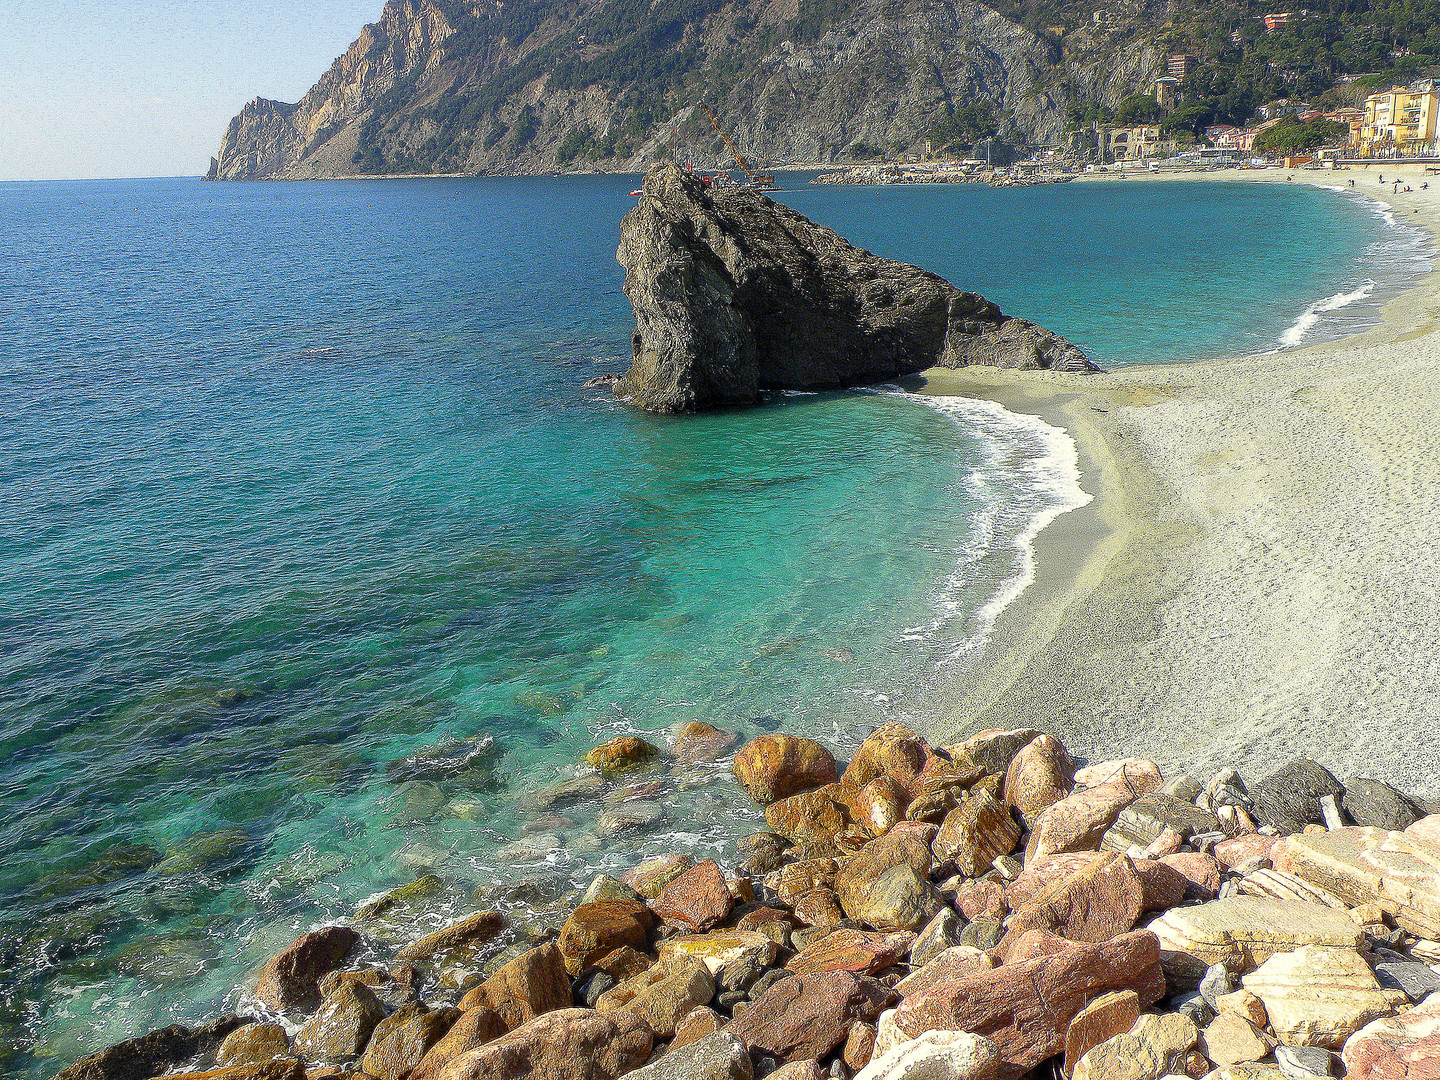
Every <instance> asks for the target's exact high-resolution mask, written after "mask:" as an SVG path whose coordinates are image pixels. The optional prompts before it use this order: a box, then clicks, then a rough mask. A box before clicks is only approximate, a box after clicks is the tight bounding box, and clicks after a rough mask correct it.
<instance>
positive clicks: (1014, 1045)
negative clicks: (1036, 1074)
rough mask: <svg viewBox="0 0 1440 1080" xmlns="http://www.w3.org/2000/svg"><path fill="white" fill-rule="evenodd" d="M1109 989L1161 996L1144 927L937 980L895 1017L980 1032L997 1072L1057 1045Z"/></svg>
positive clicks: (1024, 1066) (913, 1030)
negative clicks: (996, 1057) (995, 1057)
mask: <svg viewBox="0 0 1440 1080" xmlns="http://www.w3.org/2000/svg"><path fill="white" fill-rule="evenodd" d="M1110 990H1132V991H1134V992H1135V996H1136V998H1137V1000H1138V1002H1139V1004H1140V1007H1141V1008H1148V1007H1149V1006H1150V1005H1152V1004H1154V1003H1155V1002H1156V1001H1159V1000H1160V998H1162V997H1163V996H1164V995H1165V979H1164V976H1163V975H1162V974H1161V972H1160V950H1159V946H1158V943H1157V942H1156V940H1155V936H1154V935H1153V934H1151V933H1150V932H1149V931H1146V930H1136V931H1133V932H1131V933H1128V934H1123V935H1121V936H1120V937H1117V938H1114V939H1112V940H1110V941H1106V942H1101V943H1099V944H1096V945H1078V944H1077V945H1072V946H1071V947H1069V948H1067V949H1065V950H1064V951H1062V952H1058V953H1055V954H1053V955H1050V956H1042V957H1038V958H1036V959H1033V960H1027V961H1024V962H1023V963H1015V964H1006V965H1004V966H1002V967H998V968H994V969H993V970H990V971H981V972H977V973H975V974H973V975H970V976H968V977H966V978H961V979H956V980H952V981H949V982H944V983H940V984H937V985H935V986H933V987H931V988H929V989H928V990H924V991H921V992H920V993H915V994H911V995H909V996H908V997H906V998H905V999H904V1001H902V1002H901V1003H900V1006H899V1007H898V1008H897V1009H896V1010H895V1023H896V1025H897V1026H898V1027H899V1028H900V1030H901V1031H904V1032H906V1033H907V1034H909V1035H911V1036H916V1035H919V1034H921V1033H922V1032H925V1031H931V1030H935V1029H945V1030H952V1031H969V1032H972V1033H974V1034H977V1035H984V1036H985V1037H986V1038H988V1039H990V1040H992V1041H993V1042H994V1043H995V1045H996V1046H997V1047H999V1050H1000V1057H1001V1060H1002V1062H1003V1063H1004V1067H1003V1071H1004V1072H1005V1073H1006V1074H1007V1075H1019V1074H1022V1073H1024V1072H1025V1071H1026V1070H1029V1069H1033V1068H1034V1067H1035V1066H1036V1065H1038V1064H1040V1062H1042V1061H1044V1060H1045V1059H1046V1058H1049V1057H1053V1056H1055V1055H1056V1054H1059V1053H1061V1052H1063V1051H1064V1049H1065V1036H1066V1034H1067V1032H1068V1031H1069V1027H1070V1021H1071V1020H1073V1019H1074V1018H1075V1016H1076V1014H1077V1013H1079V1012H1080V1010H1081V1009H1082V1008H1084V1006H1085V1005H1086V1003H1087V1002H1089V1001H1091V1000H1093V999H1094V998H1096V997H1098V996H1099V995H1101V994H1103V993H1105V992H1106V991H1110ZM1187 1022H1188V1021H1187Z"/></svg>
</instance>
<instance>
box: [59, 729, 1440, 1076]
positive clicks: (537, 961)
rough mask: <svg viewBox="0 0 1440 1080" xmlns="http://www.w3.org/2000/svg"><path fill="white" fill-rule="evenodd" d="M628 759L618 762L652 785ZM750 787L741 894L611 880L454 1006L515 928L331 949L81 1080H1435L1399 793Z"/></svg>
mask: <svg viewBox="0 0 1440 1080" xmlns="http://www.w3.org/2000/svg"><path fill="white" fill-rule="evenodd" d="M632 741H637V740H632ZM618 742H619V741H617V744H616V745H611V744H607V745H606V746H604V747H599V748H597V749H596V751H595V752H592V755H591V758H590V760H591V761H592V762H593V763H596V764H597V767H603V768H606V769H613V768H617V767H620V766H621V765H622V764H623V763H624V762H625V761H626V760H629V759H633V758H636V756H637V754H638V755H640V756H641V757H644V756H648V750H643V748H642V749H637V747H636V746H631V745H618ZM645 745H646V747H648V746H649V744H645ZM649 749H651V750H653V749H654V748H653V747H649ZM642 750H643V752H642ZM733 771H734V775H735V779H736V780H737V781H738V782H739V783H740V784H741V785H742V786H743V787H744V789H745V791H746V792H748V793H749V794H750V796H751V797H752V798H753V799H754V800H755V801H756V802H757V803H758V804H759V805H760V806H763V813H764V820H765V824H766V826H767V828H766V829H765V830H764V831H759V832H756V833H755V834H753V835H751V836H749V837H747V838H746V839H745V840H743V841H742V842H741V843H740V845H739V850H738V852H737V853H736V861H735V863H734V865H729V866H725V865H722V864H721V863H719V862H718V861H716V860H715V859H714V858H697V856H698V854H699V853H698V852H696V853H691V852H675V853H673V854H672V855H670V856H666V857H661V858H657V859H651V860H648V861H646V862H645V863H642V864H641V865H640V866H637V867H635V868H634V869H632V870H631V871H630V872H628V873H626V874H624V875H622V877H621V878H619V879H617V878H613V877H606V876H601V877H598V878H596V879H595V880H594V881H593V882H591V884H590V885H589V887H588V888H587V889H586V890H585V891H584V893H583V895H581V896H580V897H579V902H578V903H577V904H576V905H575V906H573V908H571V909H569V910H568V913H567V914H565V917H564V918H563V920H561V919H556V920H555V922H556V923H557V925H551V926H548V927H542V928H539V929H532V930H530V931H529V933H528V935H527V936H522V937H521V938H519V939H518V940H516V941H514V942H513V943H512V945H511V946H510V947H509V948H508V949H507V950H506V951H504V952H501V953H499V955H497V956H495V957H493V962H492V963H490V964H488V965H487V967H486V969H485V973H484V975H483V977H482V978H477V979H476V980H474V981H473V984H472V985H464V986H461V987H458V988H455V989H448V990H444V989H440V985H441V984H440V983H439V982H438V981H437V980H436V978H435V974H436V971H437V970H438V967H439V966H440V965H443V964H444V963H445V962H447V959H448V958H451V957H453V956H455V955H463V954H465V953H466V951H467V950H471V951H473V950H476V949H480V948H482V947H484V946H485V945H486V944H487V943H492V942H494V941H496V940H498V939H500V938H501V936H502V935H503V934H504V933H505V930H506V928H505V926H504V922H505V920H504V919H503V918H502V917H501V916H500V915H498V914H496V913H495V912H491V911H482V912H477V913H475V914H473V915H471V916H469V917H467V918H465V919H463V920H461V921H460V922H458V923H455V924H453V925H450V926H448V927H444V928H442V929H440V930H438V931H436V932H434V933H431V934H429V935H428V936H426V937H424V938H422V939H421V940H419V941H415V942H413V943H411V944H409V945H408V946H406V947H405V948H402V949H400V950H399V951H398V952H397V953H395V954H394V955H393V956H392V957H391V958H390V959H389V960H388V962H386V963H376V962H374V961H373V959H372V960H371V961H370V962H368V963H366V964H363V965H361V964H359V963H357V961H356V959H355V958H356V957H357V956H359V955H361V954H362V953H363V952H364V949H365V944H364V942H363V939H362V936H361V934H360V933H359V932H357V931H356V930H355V929H352V928H350V927H344V926H327V927H322V928H319V929H316V930H314V931H312V932H311V933H308V934H305V935H303V936H302V937H300V938H299V939H297V940H296V941H295V942H294V943H293V944H292V945H291V946H290V947H289V948H287V949H286V950H284V951H283V952H282V953H280V954H279V955H277V956H275V957H274V958H273V959H272V960H270V962H269V963H268V964H267V965H266V966H265V968H264V970H263V972H261V973H260V974H259V976H258V981H257V983H256V985H255V987H254V991H253V996H252V1000H253V1005H254V1009H253V1012H254V1015H253V1016H248V1017H227V1018H225V1019H223V1020H220V1021H217V1022H216V1023H214V1024H211V1025H209V1026H208V1027H206V1028H204V1029H197V1030H191V1029H187V1028H182V1027H178V1026H177V1027H172V1028H167V1029H164V1030H163V1031H159V1032H154V1033H151V1034H149V1035H146V1036H143V1037H141V1038H138V1039H134V1040H131V1041H130V1042H127V1043H122V1044H120V1045H119V1046H116V1047H112V1048H110V1049H109V1050H106V1051H103V1052H101V1053H99V1054H95V1055H92V1056H91V1057H89V1058H86V1059H84V1060H83V1061H81V1062H79V1063H77V1064H75V1065H73V1066H72V1067H71V1068H70V1069H68V1070H66V1071H65V1072H64V1073H63V1074H61V1075H62V1080H146V1078H148V1077H152V1076H157V1075H164V1074H177V1073H178V1074H180V1075H182V1076H184V1077H185V1078H186V1080H202V1078H203V1080H345V1078H349V1077H354V1078H356V1080H365V1078H372V1080H510V1078H518V1077H534V1078H538V1080H614V1078H616V1077H620V1076H629V1077H633V1078H636V1080H641V1078H644V1080H675V1078H699V1080H754V1078H756V1077H772V1078H774V1080H819V1078H835V1080H852V1078H853V1080H907V1078H908V1080H921V1078H924V1080H1020V1078H1024V1077H1034V1078H1038V1077H1045V1078H1053V1077H1056V1076H1061V1077H1065V1078H1068V1080H1163V1078H1171V1080H1175V1078H1180V1077H1190V1078H1195V1080H1200V1078H1206V1080H1262V1078H1271V1077H1276V1078H1279V1077H1284V1078H1288V1080H1299V1078H1303V1077H1325V1076H1338V1075H1343V1076H1348V1077H1350V1078H1351V1080H1404V1078H1408V1080H1420V1078H1422V1077H1424V1078H1435V1077H1440V993H1437V991H1440V815H1434V816H1424V814H1423V812H1422V809H1421V808H1420V807H1417V806H1416V805H1414V804H1413V803H1412V802H1411V801H1410V800H1408V799H1407V798H1406V797H1405V796H1404V795H1403V794H1401V793H1400V792H1397V791H1395V790H1393V789H1391V788H1388V787H1386V786H1385V785H1383V784H1380V783H1378V782H1376V781H1373V780H1365V779H1351V780H1347V781H1345V782H1344V783H1341V782H1340V781H1339V780H1337V779H1336V778H1335V777H1334V776H1332V775H1331V774H1330V773H1329V772H1328V771H1326V770H1325V769H1324V768H1323V767H1322V766H1321V765H1319V764H1318V763H1316V762H1314V761H1308V760H1301V761H1297V762H1294V763H1293V764H1291V765H1289V766H1287V767H1286V768H1285V769H1282V770H1281V771H1280V772H1278V773H1276V774H1275V775H1274V776H1271V777H1267V778H1265V779H1262V780H1258V781H1257V782H1254V783H1247V782H1246V781H1245V780H1243V779H1242V778H1241V777H1240V776H1239V775H1238V774H1236V773H1235V772H1234V771H1233V770H1225V771H1222V772H1220V773H1217V774H1216V775H1214V776H1199V777H1196V776H1174V777H1170V778H1166V777H1164V776H1162V775H1161V772H1160V770H1159V769H1158V768H1157V767H1156V766H1155V765H1154V764H1153V763H1152V762H1149V761H1144V760H1137V759H1122V760H1115V761H1106V762H1100V763H1094V764H1086V765H1084V766H1083V767H1081V765H1080V763H1078V762H1076V761H1075V760H1073V759H1072V758H1071V757H1070V755H1069V754H1068V753H1067V752H1066V750H1065V748H1064V747H1063V746H1062V745H1060V743H1059V742H1058V741H1056V740H1055V739H1054V738H1052V737H1051V736H1049V735H1046V734H1042V733H1040V732H1038V731H986V732H982V733H980V734H978V735H975V736H974V737H972V738H970V739H968V740H967V741H965V742H962V743H959V744H956V745H951V746H942V747H933V746H931V745H930V744H929V743H928V742H927V741H926V740H925V739H923V738H921V737H920V736H919V735H917V734H916V733H915V732H914V731H911V730H910V729H909V728H907V727H905V726H903V725H900V724H887V725H886V726H884V727H882V728H880V729H878V730H877V731H875V732H874V733H873V734H871V735H870V736H869V737H868V738H867V739H866V740H865V741H864V742H863V743H862V744H861V745H860V747H859V748H858V750H857V751H856V752H855V754H854V755H853V757H852V758H851V760H850V762H849V763H848V764H846V765H844V766H843V768H842V767H841V765H840V763H837V762H836V760H835V758H834V757H833V756H832V755H831V753H830V752H829V751H828V750H827V749H826V748H825V747H824V746H822V745H820V744H819V743H817V742H814V741H812V740H809V739H804V738H798V737H794V736H790V735H784V734H770V735H765V736H762V737H760V738H757V739H754V740H752V741H751V742H749V743H747V744H746V745H745V746H743V747H742V748H740V750H739V751H738V752H737V753H736V754H735V755H734V758H733ZM365 955H367V956H371V957H373V955H374V952H373V950H371V952H370V953H366V954H365Z"/></svg>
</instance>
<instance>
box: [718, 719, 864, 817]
mask: <svg viewBox="0 0 1440 1080" xmlns="http://www.w3.org/2000/svg"><path fill="white" fill-rule="evenodd" d="M731 769H732V771H733V772H734V773H735V779H736V780H738V781H739V782H740V786H741V787H743V788H744V789H745V790H746V792H748V793H749V795H750V797H751V798H752V799H754V800H755V801H756V802H757V803H760V804H761V805H762V806H764V805H768V804H770V803H773V802H776V801H778V800H780V799H784V798H786V797H788V796H790V795H798V794H799V793H800V792H802V791H810V790H812V789H814V788H818V787H823V786H824V785H826V784H834V783H837V782H838V781H839V779H840V773H839V770H838V769H837V767H836V765H835V757H834V755H833V754H831V753H830V751H829V750H826V749H825V747H823V746H821V745H820V744H819V743H818V742H816V741H815V740H814V739H801V738H797V737H796V736H794V735H781V734H773V735H761V736H760V737H759V738H755V739H751V740H750V741H749V742H748V743H746V744H745V745H744V746H742V747H741V748H740V751H739V753H737V754H736V755H735V761H734V764H733V765H732V766H731Z"/></svg>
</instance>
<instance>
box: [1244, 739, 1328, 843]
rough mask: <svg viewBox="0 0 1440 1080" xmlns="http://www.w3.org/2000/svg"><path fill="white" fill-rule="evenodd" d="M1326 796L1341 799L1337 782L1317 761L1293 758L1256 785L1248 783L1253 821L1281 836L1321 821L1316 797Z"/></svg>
mask: <svg viewBox="0 0 1440 1080" xmlns="http://www.w3.org/2000/svg"><path fill="white" fill-rule="evenodd" d="M1326 795H1334V796H1335V797H1336V798H1337V799H1340V798H1343V797H1344V795H1345V789H1344V788H1343V787H1341V786H1340V781H1338V780H1336V779H1335V777H1334V776H1332V775H1331V774H1330V771H1329V770H1328V769H1326V768H1325V766H1323V765H1321V764H1320V763H1319V762H1318V761H1311V760H1310V759H1309V758H1296V759H1295V760H1294V761H1292V762H1291V763H1290V764H1289V765H1286V766H1285V768H1283V769H1281V770H1280V771H1279V772H1277V773H1275V774H1274V775H1272V776H1268V777H1266V778H1265V779H1264V780H1261V781H1260V782H1259V783H1258V784H1251V785H1250V797H1251V798H1252V799H1253V800H1254V804H1255V811H1254V817H1255V821H1256V822H1257V823H1259V824H1261V825H1273V826H1275V828H1276V829H1277V830H1278V831H1279V832H1280V835H1281V836H1290V835H1293V834H1294V833H1298V832H1301V831H1302V830H1303V829H1304V828H1305V826H1306V825H1323V824H1325V815H1324V814H1323V812H1322V811H1321V809H1320V800H1321V799H1323V798H1324V797H1325V796H1326Z"/></svg>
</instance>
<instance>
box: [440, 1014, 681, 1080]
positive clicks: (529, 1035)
mask: <svg viewBox="0 0 1440 1080" xmlns="http://www.w3.org/2000/svg"><path fill="white" fill-rule="evenodd" d="M653 1042H654V1036H652V1035H651V1034H650V1029H649V1028H648V1027H647V1026H646V1025H645V1021H643V1020H641V1019H640V1018H639V1017H638V1016H634V1015H632V1014H631V1013H627V1012H625V1011H623V1010H620V1011H616V1012H608V1013H599V1012H595V1011H594V1010H593V1009H560V1010H558V1011H556V1012H549V1013H546V1014H545V1015H543V1016H538V1017H536V1018H535V1019H534V1020H531V1021H530V1022H529V1023H528V1024H525V1025H524V1026H523V1027H518V1028H516V1029H515V1030H514V1031H512V1032H510V1033H509V1034H508V1035H503V1036H501V1037H500V1038H498V1039H496V1040H495V1041H494V1042H489V1043H486V1044H485V1045H484V1046H480V1047H477V1048H476V1049H474V1050H471V1051H468V1052H467V1053H464V1054H461V1055H460V1056H459V1057H457V1058H455V1059H454V1060H452V1061H451V1062H450V1063H449V1064H448V1065H446V1066H445V1067H444V1068H443V1069H441V1070H440V1071H439V1073H438V1074H437V1075H436V1080H516V1078H518V1077H526V1078H527V1080H616V1078H617V1077H619V1076H622V1075H624V1074H625V1073H627V1072H631V1071H632V1070H634V1069H638V1068H639V1067H640V1066H641V1065H643V1064H645V1061H646V1059H648V1058H649V1056H650V1048H651V1046H652V1044H653Z"/></svg>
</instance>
